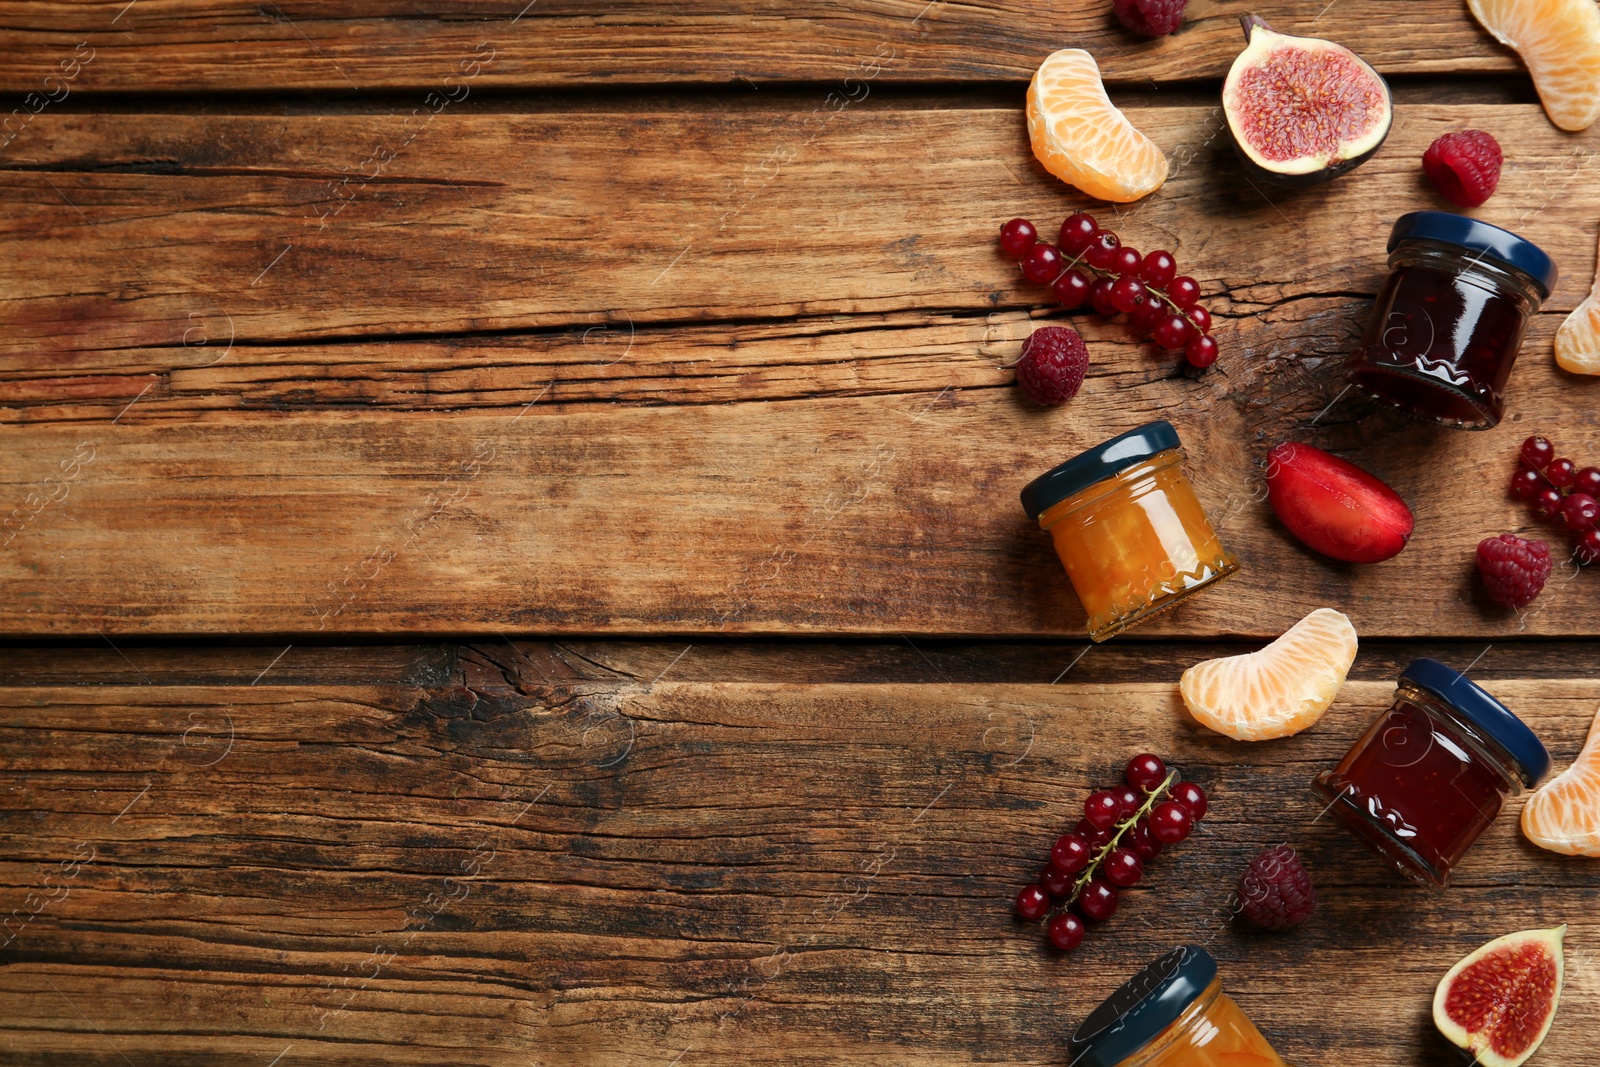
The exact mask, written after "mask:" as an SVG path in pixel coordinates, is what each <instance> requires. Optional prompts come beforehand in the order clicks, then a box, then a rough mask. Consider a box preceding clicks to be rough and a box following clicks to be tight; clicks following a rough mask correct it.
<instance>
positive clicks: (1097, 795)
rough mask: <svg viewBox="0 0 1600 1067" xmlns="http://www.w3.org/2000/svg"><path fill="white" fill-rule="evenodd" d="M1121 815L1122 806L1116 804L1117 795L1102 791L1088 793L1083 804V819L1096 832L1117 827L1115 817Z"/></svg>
mask: <svg viewBox="0 0 1600 1067" xmlns="http://www.w3.org/2000/svg"><path fill="white" fill-rule="evenodd" d="M1121 814H1122V805H1121V804H1119V803H1117V795H1116V794H1115V793H1110V792H1107V791H1106V790H1104V789H1102V790H1099V791H1097V792H1094V793H1090V794H1089V795H1088V797H1087V798H1085V800H1084V802H1083V817H1084V818H1085V819H1088V820H1089V825H1090V826H1093V827H1094V828H1095V829H1096V830H1109V829H1111V828H1112V827H1113V826H1115V825H1117V817H1118V816H1119V815H1121Z"/></svg>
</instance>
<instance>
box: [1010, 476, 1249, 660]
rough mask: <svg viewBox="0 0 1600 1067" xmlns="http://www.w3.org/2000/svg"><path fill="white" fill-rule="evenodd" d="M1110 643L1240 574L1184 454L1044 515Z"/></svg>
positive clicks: (1095, 624) (1093, 629)
mask: <svg viewBox="0 0 1600 1067" xmlns="http://www.w3.org/2000/svg"><path fill="white" fill-rule="evenodd" d="M1039 526H1040V527H1041V528H1042V529H1044V530H1045V531H1046V532H1048V533H1049V534H1050V538H1051V541H1052V542H1053V543H1054V545H1055V550H1056V555H1057V557H1059V558H1060V560H1061V565H1062V566H1063V567H1064V568H1066V571H1067V577H1068V578H1070V579H1071V580H1072V587H1073V589H1074V590H1076V591H1077V594H1078V599H1079V600H1081V601H1082V602H1083V607H1084V610H1085V611H1086V612H1088V615H1089V621H1088V630H1089V636H1090V637H1091V638H1093V639H1094V640H1096V641H1104V640H1105V639H1106V638H1108V637H1110V636H1112V635H1113V634H1116V633H1120V632H1121V631H1122V630H1124V629H1126V628H1127V627H1129V626H1131V625H1133V624H1134V623H1136V622H1138V621H1139V620H1141V619H1145V618H1148V617H1150V616H1151V615H1154V614H1156V613H1157V612H1160V611H1164V610H1166V609H1167V608H1170V607H1172V606H1173V605H1174V604H1176V603H1178V602H1179V601H1180V600H1182V599H1183V598H1184V597H1187V596H1189V595H1190V594H1192V593H1194V592H1196V591H1198V590H1200V589H1203V588H1205V587H1206V586H1208V585H1211V584H1212V583H1214V582H1217V581H1220V580H1222V579H1223V578H1226V577H1227V576H1228V575H1230V574H1232V573H1234V572H1235V571H1236V570H1238V569H1239V564H1238V561H1237V560H1235V559H1234V558H1233V556H1232V555H1230V554H1229V553H1228V552H1227V551H1226V550H1225V549H1224V548H1223V547H1222V543H1221V542H1220V541H1219V540H1218V539H1217V535H1216V532H1215V531H1214V530H1212V528H1211V523H1210V522H1209V521H1208V520H1207V519H1206V515H1205V511H1204V510H1203V509H1202V508H1201V506H1200V500H1199V498H1198V497H1196V496H1195V493H1194V487H1193V486H1191V485H1190V484H1189V480H1188V479H1187V478H1185V477H1184V474H1183V466H1182V453H1181V452H1179V451H1178V450H1177V449H1168V450H1166V451H1164V452H1158V453H1156V454H1155V455H1153V456H1151V457H1150V458H1149V459H1146V460H1143V461H1141V462H1139V463H1136V464H1134V465H1133V466H1130V467H1127V468H1125V469H1123V470H1121V471H1119V472H1117V473H1116V474H1114V475H1112V476H1111V477H1109V478H1106V479H1104V480H1102V481H1099V482H1096V483H1094V484H1093V485H1091V486H1088V487H1087V488H1085V489H1083V490H1081V491H1079V492H1078V493H1075V494H1074V495H1072V496H1070V497H1067V498H1066V499H1065V500H1062V501H1059V502H1058V503H1056V504H1055V505H1053V506H1052V507H1050V508H1049V509H1048V510H1046V511H1045V512H1044V513H1043V514H1041V515H1040V516H1039Z"/></svg>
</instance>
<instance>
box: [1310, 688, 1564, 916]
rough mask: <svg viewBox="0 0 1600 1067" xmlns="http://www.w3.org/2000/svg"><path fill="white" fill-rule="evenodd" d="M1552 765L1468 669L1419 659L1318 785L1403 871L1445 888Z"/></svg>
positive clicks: (1336, 810) (1347, 821) (1346, 821)
mask: <svg viewBox="0 0 1600 1067" xmlns="http://www.w3.org/2000/svg"><path fill="white" fill-rule="evenodd" d="M1549 769H1550V754H1549V752H1547V751H1546V750H1545V747H1544V745H1543V744H1542V743H1540V741H1539V738H1538V737H1537V736H1536V735H1535V734H1534V732H1533V731H1532V730H1530V729H1529V728H1528V727H1527V726H1526V725H1525V724H1524V723H1523V722H1522V720H1521V719H1519V718H1517V717H1516V716H1515V715H1513V714H1512V713H1511V711H1510V710H1509V709H1507V708H1506V707H1505V705H1503V704H1501V703H1500V702H1499V701H1498V700H1496V699H1495V698H1494V697H1492V696H1490V695H1489V694H1488V693H1486V692H1484V691H1483V690H1482V689H1480V688H1479V687H1478V686H1477V685H1476V684H1474V683H1473V682H1471V681H1469V680H1468V679H1467V678H1466V677H1465V676H1464V675H1461V674H1457V673H1456V672H1455V671H1453V670H1451V669H1450V668H1449V667H1446V666H1445V665H1444V664H1442V663H1437V662H1435V661H1434V660H1431V659H1420V660H1417V661H1416V662H1414V663H1412V664H1411V666H1409V667H1407V668H1406V669H1405V671H1404V672H1402V674H1401V675H1400V685H1399V688H1398V689H1397V690H1396V692H1395V699H1394V704H1393V706H1392V707H1390V708H1389V710H1388V711H1386V712H1384V713H1383V714H1381V715H1379V716H1378V717H1377V719H1375V720H1374V721H1373V723H1372V725H1371V726H1369V727H1368V728H1367V731H1366V733H1364V734H1363V735H1362V736H1361V738H1360V740H1358V741H1357V742H1356V743H1355V744H1354V745H1352V746H1351V747H1350V751H1349V752H1347V753H1345V756H1344V759H1342V760H1340V761H1339V765H1338V766H1337V767H1335V768H1334V769H1333V770H1331V771H1324V772H1323V773H1322V774H1320V775H1318V776H1317V777H1316V779H1315V781H1314V782H1313V788H1314V789H1315V790H1316V792H1317V793H1318V794H1320V795H1321V796H1322V797H1323V798H1324V800H1325V801H1326V802H1327V803H1328V804H1329V805H1331V810H1332V813H1333V814H1334V816H1335V817H1337V818H1338V820H1339V822H1341V823H1342V824H1343V825H1344V826H1345V827H1346V828H1348V829H1350V830H1351V831H1353V832H1354V833H1355V834H1356V836H1357V837H1359V838H1361V840H1363V841H1364V842H1366V844H1367V845H1368V846H1369V847H1370V848H1372V850H1373V851H1375V852H1376V853H1378V855H1379V856H1381V857H1383V859H1385V860H1386V861H1387V862H1388V863H1389V865H1390V866H1392V867H1393V868H1395V869H1396V870H1397V871H1399V872H1400V873H1401V874H1404V875H1406V876H1407V877H1409V878H1411V879H1413V880H1414V881H1417V882H1421V883H1423V884H1424V885H1434V886H1441V887H1442V886H1445V885H1448V884H1449V883H1450V874H1451V871H1452V870H1453V869H1454V868H1455V866H1456V864H1457V863H1459V862H1460V860H1461V858H1462V857H1463V856H1464V855H1466V853H1467V850H1468V849H1469V848H1471V847H1472V844H1473V842H1475V841H1477V840H1478V838H1479V836H1481V835H1482V834H1483V832H1484V831H1485V830H1487V829H1488V828H1489V824H1490V823H1492V822H1494V820H1495V818H1496V817H1497V816H1498V815H1499V814H1500V809H1501V808H1502V807H1503V806H1504V805H1505V802H1506V800H1507V798H1509V797H1512V796H1515V795H1516V794H1517V793H1520V792H1521V791H1522V787H1523V786H1524V785H1526V786H1529V787H1532V786H1533V785H1534V784H1535V783H1537V782H1538V781H1539V779H1540V778H1542V777H1544V775H1545V773H1546V772H1547V771H1548V770H1549Z"/></svg>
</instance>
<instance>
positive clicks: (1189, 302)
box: [1167, 274, 1200, 308]
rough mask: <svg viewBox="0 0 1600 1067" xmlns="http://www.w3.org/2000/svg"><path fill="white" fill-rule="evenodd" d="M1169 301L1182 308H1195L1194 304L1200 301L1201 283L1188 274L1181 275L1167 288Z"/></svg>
mask: <svg viewBox="0 0 1600 1067" xmlns="http://www.w3.org/2000/svg"><path fill="white" fill-rule="evenodd" d="M1167 299H1169V300H1171V301H1172V302H1173V303H1174V304H1177V305H1178V306H1179V307H1181V308H1187V307H1193V306H1194V302H1195V301H1196V300H1199V299H1200V283H1199V282H1197V281H1195V280H1194V279H1193V278H1191V277H1189V276H1188V275H1187V274H1184V275H1180V276H1179V277H1176V278H1174V279H1172V284H1171V285H1169V286H1167Z"/></svg>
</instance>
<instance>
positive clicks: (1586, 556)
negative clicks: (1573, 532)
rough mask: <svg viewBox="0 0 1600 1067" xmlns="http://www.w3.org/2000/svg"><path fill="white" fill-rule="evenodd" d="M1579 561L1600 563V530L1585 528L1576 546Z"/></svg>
mask: <svg viewBox="0 0 1600 1067" xmlns="http://www.w3.org/2000/svg"><path fill="white" fill-rule="evenodd" d="M1575 551H1576V552H1577V554H1578V562H1579V563H1600V530H1585V531H1583V534H1582V536H1580V537H1579V538H1578V544H1577V545H1576V547H1575Z"/></svg>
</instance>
